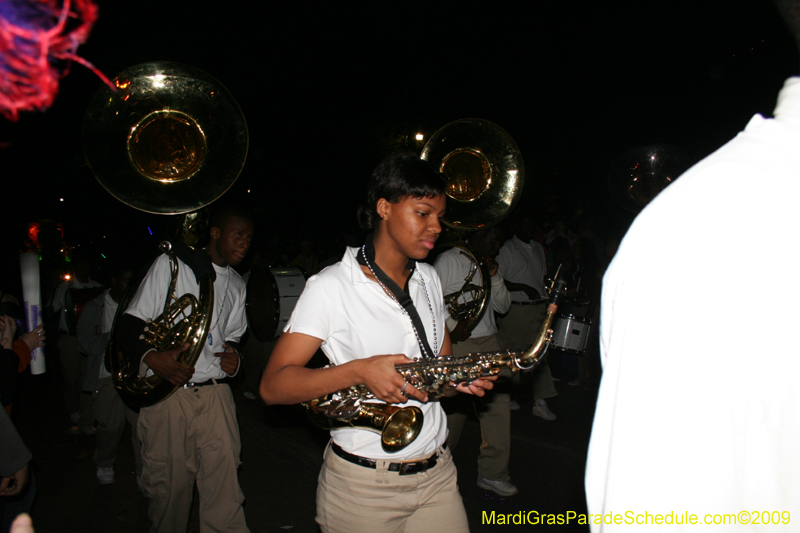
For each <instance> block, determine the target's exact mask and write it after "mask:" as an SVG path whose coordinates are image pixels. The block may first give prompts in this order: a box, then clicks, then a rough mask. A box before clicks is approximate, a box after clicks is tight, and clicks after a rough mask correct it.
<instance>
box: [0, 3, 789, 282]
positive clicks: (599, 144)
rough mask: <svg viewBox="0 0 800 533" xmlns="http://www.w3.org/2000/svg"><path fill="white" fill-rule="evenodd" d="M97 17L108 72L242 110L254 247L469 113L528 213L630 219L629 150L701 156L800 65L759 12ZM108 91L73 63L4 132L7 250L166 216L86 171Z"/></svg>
mask: <svg viewBox="0 0 800 533" xmlns="http://www.w3.org/2000/svg"><path fill="white" fill-rule="evenodd" d="M99 4H100V10H101V11H100V18H99V20H98V22H97V24H96V25H95V28H94V30H93V32H92V35H91V36H90V38H89V41H88V42H87V43H86V44H85V45H83V46H82V47H81V48H80V49H79V54H80V55H81V56H82V57H84V58H86V59H87V60H89V61H91V62H92V63H94V64H95V65H96V66H97V67H98V68H99V69H100V70H102V71H103V72H105V73H106V74H107V75H109V76H110V77H112V76H114V75H116V74H117V73H118V72H120V71H121V70H123V69H125V68H127V67H129V66H132V65H135V64H137V63H143V62H147V61H156V60H168V61H176V62H181V63H186V64H189V65H192V66H194V67H197V68H200V69H202V70H205V71H206V72H208V73H209V74H211V75H213V76H214V77H216V78H217V79H218V80H220V81H221V82H222V83H223V84H224V85H225V86H226V87H227V88H228V89H229V90H230V92H231V93H232V94H233V95H234V96H235V97H236V99H237V100H238V102H239V104H240V106H241V108H242V110H243V112H244V114H245V116H246V118H247V122H248V126H249V130H250V152H249V156H248V159H247V163H246V165H245V169H244V171H243V172H242V175H241V176H240V178H239V180H238V181H237V182H236V183H235V184H234V186H233V187H232V188H231V190H230V191H229V192H228V193H227V194H226V196H225V197H224V199H225V200H226V201H231V200H233V201H247V202H249V203H251V204H252V205H254V206H255V207H257V208H259V210H260V212H261V220H260V222H261V228H260V230H261V232H262V235H263V233H264V232H269V231H270V229H269V228H270V227H272V228H275V227H280V228H284V229H287V230H288V229H289V228H291V230H292V231H294V232H295V233H296V234H298V235H301V234H303V233H307V232H312V231H313V232H315V234H316V235H327V234H328V232H332V231H334V230H338V229H339V228H344V227H346V226H347V225H349V224H351V223H352V222H353V221H354V216H353V213H354V209H355V207H356V205H357V203H358V202H359V201H360V199H361V195H362V192H363V183H364V180H365V179H366V177H367V175H368V173H369V172H370V170H371V169H372V168H373V167H374V165H375V164H376V162H377V161H378V160H379V159H380V157H381V156H382V155H383V154H384V152H385V151H386V149H387V148H386V147H387V146H388V145H389V143H391V142H392V141H394V140H395V139H396V137H397V136H399V135H401V134H413V133H416V132H417V131H421V132H423V133H425V134H426V135H430V134H432V133H433V132H434V131H435V130H436V129H438V128H439V127H441V126H443V125H445V124H446V123H448V122H450V121H452V120H456V119H459V118H465V117H480V118H485V119H488V120H491V121H493V122H495V123H497V124H499V125H500V126H502V127H503V128H505V129H506V130H507V131H508V132H509V134H510V135H511V136H512V137H513V138H514V139H515V140H516V142H517V143H518V145H519V147H520V149H521V150H522V153H523V156H524V158H525V165H526V171H527V177H526V186H525V192H524V196H523V201H522V203H521V205H523V206H530V207H533V208H535V209H539V210H545V209H553V208H554V207H555V206H558V207H569V206H570V204H573V203H575V202H580V203H582V204H583V205H585V206H586V207H589V208H591V209H593V210H595V211H597V212H598V213H600V214H601V216H607V217H609V219H613V218H618V219H625V218H626V217H628V215H626V214H625V212H624V211H623V210H622V209H621V208H619V207H617V206H616V205H615V204H614V203H613V201H612V200H611V199H610V196H609V194H608V192H607V190H606V187H605V182H606V175H607V173H608V169H609V166H610V163H611V161H612V160H613V159H614V158H615V157H616V156H617V155H618V154H620V153H621V152H623V151H625V150H628V149H631V148H636V147H640V146H644V145H648V144H653V143H668V144H671V145H674V146H677V147H679V148H681V149H683V150H684V151H685V152H687V153H688V154H689V155H690V156H691V157H692V158H693V159H694V160H698V159H700V158H702V157H704V156H705V155H707V154H708V153H710V152H711V151H713V150H714V149H716V148H717V147H719V146H720V145H721V144H723V143H724V142H725V141H726V140H728V139H729V138H731V137H732V136H733V135H734V134H735V133H736V132H737V131H739V130H740V129H742V128H743V127H744V125H745V124H746V123H747V121H748V120H749V118H750V116H752V115H753V114H754V113H756V112H760V113H763V114H765V115H769V114H770V113H771V111H772V109H773V106H774V104H775V96H776V95H777V92H778V90H779V89H780V86H781V84H782V83H783V80H784V79H785V78H786V77H788V76H790V75H792V74H795V73H796V72H797V71H798V67H800V60H798V55H797V51H796V47H795V46H794V43H793V41H792V40H791V38H790V36H789V35H788V32H787V31H786V30H785V29H784V28H783V26H782V23H781V22H780V20H779V19H778V17H777V15H776V14H775V13H774V12H773V10H772V8H771V5H770V4H769V2H767V1H761V0H733V1H723V0H718V1H717V0H715V1H710V2H616V3H613V4H614V5H613V6H611V5H610V4H612V3H610V2H609V3H606V4H609V5H605V6H604V5H599V4H598V3H594V2H593V3H589V2H586V3H583V2H560V3H559V2H526V3H520V2H515V3H511V2H509V3H501V2H492V3H488V2H487V3H477V2H458V3H455V2H427V3H412V2H402V3H401V2H370V3H367V2H363V3H343V2H326V3H322V2H320V3H313V2H283V3H277V4H276V3H273V2H270V3H267V2H263V3H255V2H236V1H231V2H207V1H204V0H194V1H188V0H171V1H164V0H159V1H156V0H140V1H137V2H127V3H123V2H118V1H111V0H106V1H102V0H101V1H99ZM267 4H269V6H267ZM253 6H256V7H253ZM99 87H100V81H99V80H98V79H97V78H96V77H95V76H94V75H93V74H92V73H90V72H88V71H87V70H86V69H84V68H83V67H81V66H78V65H74V66H73V68H72V72H71V73H70V74H69V75H68V76H67V77H66V78H65V79H64V80H62V84H61V92H60V94H59V96H58V99H57V100H56V103H55V105H54V106H53V107H52V108H51V109H50V110H49V111H47V112H45V113H26V114H25V115H24V116H22V118H21V119H20V121H19V122H18V123H9V122H7V121H4V120H3V119H0V120H2V122H0V143H6V145H7V147H6V148H4V149H0V176H2V187H3V190H4V194H3V198H4V199H5V200H6V206H5V208H4V210H3V219H2V223H3V227H4V233H5V236H4V239H3V243H4V244H3V246H2V247H3V248H4V252H7V251H8V250H9V249H17V248H19V246H20V245H21V242H22V238H23V236H24V227H25V225H26V223H27V222H28V221H30V220H36V219H38V218H54V219H57V220H59V221H62V222H63V223H64V227H65V237H66V239H67V240H68V241H70V242H72V243H81V242H88V241H90V240H95V239H97V237H98V234H99V233H103V234H109V235H108V237H109V238H113V239H116V240H128V239H134V240H135V239H136V238H137V236H139V235H143V236H142V238H143V239H144V235H145V232H146V229H145V227H146V226H147V225H148V224H159V223H163V217H158V216H156V215H146V214H143V213H139V212H137V211H135V210H134V209H132V208H129V207H127V206H125V205H124V204H122V203H120V202H119V201H118V200H116V199H114V198H113V197H111V196H110V195H109V194H108V193H107V192H105V191H104V190H103V189H102V187H101V186H100V185H99V184H98V182H97V181H96V180H95V179H94V178H93V176H92V174H91V172H90V171H89V169H88V167H87V166H86V164H85V162H84V159H83V153H82V146H81V141H80V137H81V135H80V132H81V127H82V120H83V114H84V112H85V110H86V107H87V105H88V103H89V100H90V99H91V97H92V95H93V94H94V92H95V91H96V90H97V89H98V88H99ZM247 189H250V190H251V193H250V194H249V195H248V194H247V193H246V191H247ZM59 198H64V202H59V201H58V199H59ZM628 218H629V217H628ZM3 257H7V255H6V254H5V253H4V256H3ZM4 270H5V267H4Z"/></svg>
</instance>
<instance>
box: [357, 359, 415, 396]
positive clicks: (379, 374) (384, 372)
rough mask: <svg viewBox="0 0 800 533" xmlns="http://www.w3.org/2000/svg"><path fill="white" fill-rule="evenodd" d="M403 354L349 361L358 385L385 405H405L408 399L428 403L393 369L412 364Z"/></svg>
mask: <svg viewBox="0 0 800 533" xmlns="http://www.w3.org/2000/svg"><path fill="white" fill-rule="evenodd" d="M412 362H413V361H412V360H411V359H409V358H408V357H406V356H405V355H403V354H394V355H375V356H372V357H368V358H367V359H358V360H356V361H351V362H350V363H348V365H354V366H355V369H354V370H355V371H356V373H357V375H358V379H359V382H360V383H363V384H364V385H365V386H366V387H367V388H368V389H369V390H370V392H371V393H372V394H374V395H375V397H376V398H378V399H379V400H381V401H384V402H387V403H405V402H406V401H408V399H409V398H415V399H417V400H419V401H421V402H427V401H428V395H427V394H425V393H422V392H420V391H419V390H418V389H417V388H416V387H414V386H413V385H411V384H410V383H407V382H406V380H405V379H403V376H401V375H400V374H399V373H398V372H397V370H396V369H395V366H396V365H401V364H404V363H412Z"/></svg>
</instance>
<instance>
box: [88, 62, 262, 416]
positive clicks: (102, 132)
mask: <svg viewBox="0 0 800 533" xmlns="http://www.w3.org/2000/svg"><path fill="white" fill-rule="evenodd" d="M112 83H113V84H114V86H115V87H116V91H112V90H111V89H109V88H108V87H106V86H103V87H101V88H100V90H99V91H98V92H97V93H96V94H95V95H94V97H93V98H92V101H91V102H90V104H89V108H88V110H87V112H86V117H85V119H84V128H83V142H84V150H85V152H86V159H87V161H88V163H89V166H90V167H91V169H92V172H94V174H95V176H96V177H97V180H98V181H99V182H100V184H101V185H102V186H103V187H104V188H105V189H106V190H107V191H108V192H110V193H111V194H112V195H113V196H114V197H116V198H117V199H118V200H120V201H122V202H124V203H125V204H127V205H129V206H131V207H134V208H136V209H139V210H142V211H146V212H148V213H156V214H171V215H176V214H178V215H183V219H182V221H181V222H180V223H179V224H178V226H179V227H182V228H184V230H185V231H184V232H183V234H181V235H178V236H177V238H179V239H181V240H184V236H186V235H187V234H191V233H192V232H194V233H195V235H196V234H197V232H198V231H202V230H197V229H196V228H193V227H192V224H193V222H194V221H196V220H197V219H198V218H202V217H201V216H199V215H198V213H196V211H198V210H200V209H202V208H203V207H205V206H207V205H209V204H210V203H212V202H213V201H214V200H216V199H218V198H219V197H220V196H222V195H223V194H224V193H225V192H226V191H227V190H228V189H229V188H230V187H231V185H233V183H234V181H236V178H237V177H238V176H239V173H240V172H241V170H242V167H243V166H244V162H245V159H246V157H247V148H248V132H247V123H246V121H245V118H244V115H243V114H242V111H241V109H240V108H239V105H238V104H237V103H236V100H235V99H234V98H233V96H232V95H231V94H230V93H229V92H228V90H227V89H226V88H225V87H224V86H223V85H222V84H220V83H219V82H218V81H217V80H216V79H214V78H213V77H211V76H210V75H208V74H206V73H205V72H202V71H200V70H198V69H196V68H193V67H189V66H187V65H182V64H178V63H170V62H157V63H144V64H140V65H136V66H134V67H131V68H128V69H126V70H125V71H123V72H122V73H120V74H119V75H118V76H117V77H116V78H115V79H114V80H112ZM192 212H195V213H192ZM187 240H188V239H187ZM188 244H189V245H191V244H192V243H191V242H189V243H188ZM161 249H162V251H164V252H165V253H167V254H168V255H169V257H170V264H171V268H172V280H171V283H170V287H169V289H168V291H167V297H166V301H165V303H164V311H163V313H162V314H161V316H159V317H156V318H154V319H153V321H152V322H151V323H149V324H148V326H147V328H146V331H145V335H144V336H143V339H144V340H145V341H146V342H148V343H149V344H151V345H153V347H154V348H155V349H156V350H158V351H166V350H170V349H173V348H177V347H179V346H181V345H183V344H184V343H186V342H188V343H189V344H190V345H191V346H190V348H189V349H188V350H186V351H185V352H183V353H182V354H181V355H180V356H179V358H178V362H179V363H181V364H183V365H185V366H187V367H193V366H194V365H195V363H196V362H197V359H198V358H199V357H200V353H201V352H202V350H203V346H204V344H205V342H206V338H207V336H208V329H209V323H210V321H211V315H212V311H213V305H214V285H213V281H212V280H211V278H210V276H209V275H207V274H206V275H205V276H204V277H203V278H201V280H200V291H199V297H197V298H196V297H195V296H194V295H192V294H185V295H183V296H180V297H178V296H176V295H175V294H174V291H175V286H176V281H177V276H178V261H177V259H176V258H175V255H174V253H173V252H172V250H171V245H170V244H169V243H162V246H161ZM140 281H141V280H139V282H140ZM138 285H139V283H138V282H134V281H132V282H131V283H129V284H128V288H127V291H126V293H125V295H124V296H123V298H122V301H121V302H120V304H119V307H118V309H117V315H116V318H115V320H114V323H115V325H116V324H117V322H118V320H119V318H120V317H121V316H122V315H123V314H124V313H125V310H126V309H127V307H128V305H129V303H130V301H131V299H132V298H133V296H134V294H135V293H136V290H137V288H138ZM116 333H117V332H116V328H115V329H112V332H111V336H110V337H111V338H110V341H109V346H108V350H107V353H106V366H107V367H108V369H109V371H110V372H111V374H112V378H113V380H114V385H115V387H116V388H117V390H118V391H119V393H120V396H121V397H122V399H123V400H124V401H125V402H126V403H127V404H128V405H130V406H132V407H146V406H149V405H153V404H155V403H158V402H159V401H161V400H164V399H165V398H167V397H168V396H169V395H171V394H172V393H173V392H174V391H175V389H177V387H176V386H173V385H172V384H170V383H169V382H168V381H166V380H164V379H162V378H160V377H158V376H155V375H151V376H140V375H139V364H138V361H130V360H128V359H127V358H126V357H124V356H123V354H122V352H121V351H120V346H119V343H118V339H117V335H116Z"/></svg>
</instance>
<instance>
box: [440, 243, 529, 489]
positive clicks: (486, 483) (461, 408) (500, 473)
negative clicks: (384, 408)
mask: <svg viewBox="0 0 800 533" xmlns="http://www.w3.org/2000/svg"><path fill="white" fill-rule="evenodd" d="M469 245H470V246H471V247H472V250H473V252H474V253H475V256H476V257H478V258H482V259H483V260H484V261H488V265H489V274H490V275H491V284H492V286H491V297H490V299H489V302H487V304H486V305H488V309H487V310H486V313H485V314H484V315H483V318H482V319H481V321H480V322H479V323H478V325H477V326H475V328H474V329H473V330H472V331H471V332H468V331H466V325H467V320H462V321H460V322H457V321H456V320H455V319H454V318H452V317H451V316H450V313H449V311H448V314H447V318H446V322H447V328H448V329H449V330H450V339H451V340H452V342H453V355H454V356H455V357H463V356H465V355H468V354H470V353H475V352H497V351H500V350H501V349H502V348H503V347H502V346H501V345H500V341H499V339H498V336H497V325H496V323H495V318H494V313H495V311H497V312H498V313H505V312H506V311H508V308H509V306H510V305H511V297H510V296H509V294H508V291H507V290H506V288H505V285H504V284H503V278H502V277H501V276H500V275H499V274H497V263H495V262H494V259H492V258H493V257H494V256H496V255H497V251H498V250H499V249H500V242H499V240H498V238H497V232H496V230H495V228H489V229H485V230H479V231H476V232H474V233H472V235H470V237H469ZM471 265H472V262H471V261H470V259H469V258H468V257H466V256H465V255H464V254H462V253H461V250H460V249H459V248H451V249H449V250H447V251H446V252H444V253H442V254H441V255H439V257H437V258H436V261H435V263H434V267H435V268H436V271H437V272H438V273H439V277H440V278H441V280H442V290H443V292H444V294H445V295H447V294H451V293H453V292H457V291H458V290H459V289H460V288H461V287H462V286H463V284H464V279H465V278H466V277H467V276H468V273H469V270H470V266H471ZM476 281H477V278H476ZM462 298H463V297H462ZM460 301H461V300H460ZM508 377H510V376H508ZM504 385H505V386H506V387H507V385H508V384H499V385H498V387H497V389H495V391H493V392H492V393H491V394H488V395H487V396H486V397H485V398H482V399H476V400H473V399H472V398H469V397H466V396H464V397H460V396H459V397H455V398H452V399H451V400H449V401H448V402H445V403H444V404H443V405H444V407H445V411H447V426H448V429H449V431H450V434H449V436H448V444H449V445H450V446H451V447H452V448H454V449H455V447H456V445H457V444H458V440H459V438H460V437H461V432H462V430H463V429H464V422H466V419H467V416H468V413H469V412H470V411H472V410H475V411H477V414H478V418H479V419H480V423H481V436H482V443H481V450H480V455H479V456H478V486H479V487H480V488H482V489H486V490H490V491H493V492H495V493H497V494H499V495H500V496H513V495H514V494H516V493H517V492H519V490H518V489H517V487H516V486H515V485H514V484H513V483H511V476H510V475H509V473H508V462H509V458H510V456H511V408H510V406H509V403H510V400H511V395H510V393H509V392H507V390H503V386H504Z"/></svg>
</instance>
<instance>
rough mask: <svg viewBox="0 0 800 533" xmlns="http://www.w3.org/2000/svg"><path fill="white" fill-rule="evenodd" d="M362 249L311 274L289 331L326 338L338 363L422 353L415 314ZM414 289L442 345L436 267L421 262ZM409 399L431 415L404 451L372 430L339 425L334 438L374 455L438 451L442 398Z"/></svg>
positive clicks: (442, 434) (325, 347)
mask: <svg viewBox="0 0 800 533" xmlns="http://www.w3.org/2000/svg"><path fill="white" fill-rule="evenodd" d="M358 252H359V248H348V249H347V251H346V252H345V254H344V257H343V258H342V260H341V261H340V262H338V263H336V264H335V265H332V266H329V267H328V268H326V269H325V270H323V271H322V272H320V273H319V274H317V275H315V276H311V277H310V278H309V279H308V281H307V282H306V287H305V289H304V290H303V294H302V295H301V296H300V299H299V300H298V301H297V305H296V306H295V308H294V312H293V313H292V317H291V318H290V319H289V322H288V323H287V324H286V327H285V328H284V331H285V332H290V333H303V334H305V335H310V336H312V337H315V338H317V339H320V340H322V351H323V352H324V353H325V355H326V356H328V360H330V362H331V363H333V364H337V365H341V364H344V363H347V362H348V361H353V360H355V359H364V358H367V357H372V356H373V355H384V354H404V355H406V356H407V357H410V358H411V359H414V358H415V357H421V356H422V354H421V352H420V348H419V344H418V342H417V338H416V336H415V335H414V330H413V329H412V327H411V319H410V318H409V317H408V316H406V314H405V313H404V312H403V311H402V307H401V306H400V304H399V303H397V302H395V301H394V300H392V299H391V298H390V297H389V296H388V295H387V294H386V293H385V292H384V291H383V289H381V287H380V286H379V285H378V284H377V283H376V282H375V281H373V280H371V279H369V278H367V276H366V275H365V274H364V272H363V270H361V265H359V264H358V261H357V260H356V254H357V253H358ZM418 273H419V274H421V275H422V280H423V281H424V285H423V282H422V281H420V279H419V274H418ZM408 291H409V296H411V300H412V301H413V302H414V306H415V307H416V308H417V312H418V313H419V316H420V319H421V320H422V324H423V326H424V327H425V332H424V334H426V335H427V337H428V343H429V344H430V346H431V347H432V348H433V345H434V337H433V331H434V330H433V327H434V321H435V323H436V335H437V344H438V346H439V348H438V349H439V350H441V346H442V339H443V335H444V327H445V326H444V302H443V300H442V287H441V284H440V282H439V276H437V275H436V271H435V270H434V269H433V267H431V266H430V265H426V264H424V263H417V269H416V270H415V271H414V272H413V273H412V275H411V278H410V279H409V282H408ZM426 291H427V295H426ZM429 303H430V307H429ZM431 309H432V310H433V317H431V311H430V310H431ZM420 334H423V332H420ZM404 405H416V406H417V407H419V408H420V409H422V412H423V414H424V416H425V420H424V424H423V426H422V431H421V432H420V434H419V436H418V437H417V439H416V440H415V441H414V442H413V443H411V444H410V445H409V446H408V447H406V448H405V449H404V450H402V451H400V452H398V453H387V452H385V451H383V449H382V448H381V444H380V435H378V434H377V433H373V432H371V431H365V430H360V429H351V428H345V429H335V430H333V431H331V438H332V439H333V441H334V442H335V443H336V444H338V445H339V446H341V447H342V449H344V450H345V451H347V452H350V453H353V454H355V455H360V456H363V457H370V458H372V459H391V460H393V461H398V460H404V459H406V458H411V457H420V456H426V455H431V454H433V452H434V451H435V450H436V448H438V447H439V446H441V445H442V444H444V442H445V440H446V438H447V419H446V417H445V414H444V411H443V410H442V408H441V406H440V405H439V402H428V403H426V404H422V403H419V402H417V401H416V400H409V401H408V402H407V403H406V404H404Z"/></svg>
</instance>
